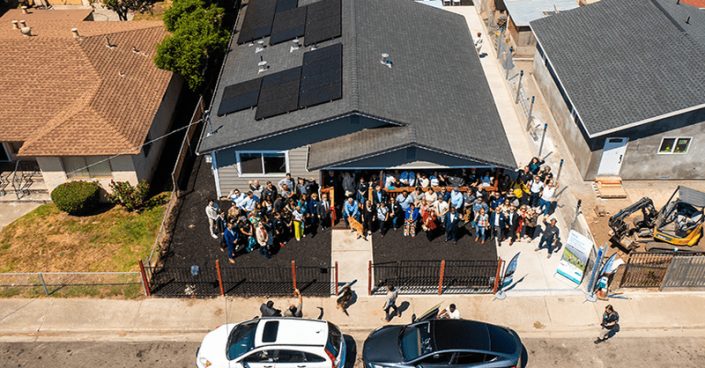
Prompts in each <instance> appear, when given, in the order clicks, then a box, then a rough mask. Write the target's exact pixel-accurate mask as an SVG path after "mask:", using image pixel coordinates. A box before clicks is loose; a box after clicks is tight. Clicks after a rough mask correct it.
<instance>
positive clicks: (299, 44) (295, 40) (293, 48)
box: [289, 38, 301, 53]
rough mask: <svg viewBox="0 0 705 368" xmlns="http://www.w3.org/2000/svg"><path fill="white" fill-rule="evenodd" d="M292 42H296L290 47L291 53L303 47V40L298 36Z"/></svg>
mask: <svg viewBox="0 0 705 368" xmlns="http://www.w3.org/2000/svg"><path fill="white" fill-rule="evenodd" d="M291 42H293V43H294V46H291V48H290V49H289V52H290V53H291V52H294V51H296V50H298V49H299V47H301V41H299V39H298V38H295V39H294V40H293V41H291Z"/></svg>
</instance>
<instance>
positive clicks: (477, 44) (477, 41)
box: [475, 32, 482, 55]
mask: <svg viewBox="0 0 705 368" xmlns="http://www.w3.org/2000/svg"><path fill="white" fill-rule="evenodd" d="M480 49H482V33H480V32H477V38H476V39H475V50H476V51H477V54H478V55H480Z"/></svg>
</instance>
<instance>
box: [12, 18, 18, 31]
mask: <svg viewBox="0 0 705 368" xmlns="http://www.w3.org/2000/svg"><path fill="white" fill-rule="evenodd" d="M12 29H20V27H18V26H17V21H16V20H13V21H12Z"/></svg>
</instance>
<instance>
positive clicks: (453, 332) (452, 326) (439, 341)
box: [431, 319, 490, 351]
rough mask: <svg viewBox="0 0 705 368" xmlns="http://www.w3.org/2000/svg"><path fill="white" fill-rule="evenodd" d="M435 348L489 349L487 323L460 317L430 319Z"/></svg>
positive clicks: (438, 349)
mask: <svg viewBox="0 0 705 368" xmlns="http://www.w3.org/2000/svg"><path fill="white" fill-rule="evenodd" d="M431 323H432V324H433V326H432V328H433V336H434V340H435V342H436V350H437V351H440V350H459V349H460V350H465V349H470V350H490V333H489V331H488V329H487V324H485V323H482V322H477V321H468V320H462V319H455V320H454V319H436V320H432V321H431Z"/></svg>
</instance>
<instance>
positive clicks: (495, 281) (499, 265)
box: [492, 258, 502, 294]
mask: <svg viewBox="0 0 705 368" xmlns="http://www.w3.org/2000/svg"><path fill="white" fill-rule="evenodd" d="M501 272H502V258H500V259H499V262H497V274H496V275H495V277H494V290H492V294H497V287H499V274H500V273H501Z"/></svg>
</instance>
